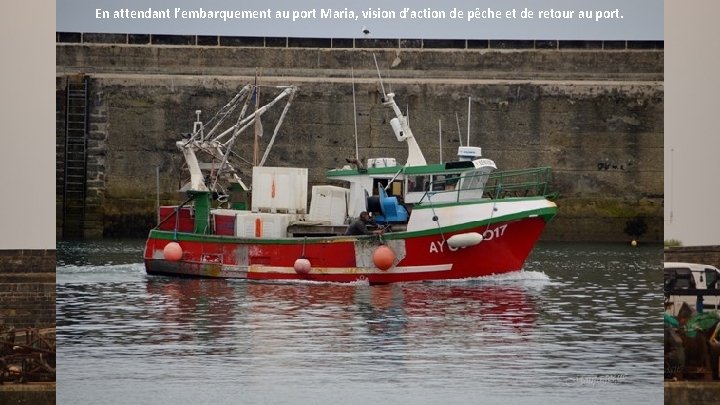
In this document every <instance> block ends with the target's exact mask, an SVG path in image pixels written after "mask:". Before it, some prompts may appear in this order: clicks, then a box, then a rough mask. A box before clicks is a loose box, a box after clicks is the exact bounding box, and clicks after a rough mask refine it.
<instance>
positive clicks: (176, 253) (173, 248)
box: [163, 242, 183, 262]
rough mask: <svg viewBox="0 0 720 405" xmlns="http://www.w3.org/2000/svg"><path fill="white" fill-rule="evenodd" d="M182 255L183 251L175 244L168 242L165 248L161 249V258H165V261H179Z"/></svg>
mask: <svg viewBox="0 0 720 405" xmlns="http://www.w3.org/2000/svg"><path fill="white" fill-rule="evenodd" d="M182 255H183V250H182V248H181V247H180V244H179V243H177V242H170V243H168V244H167V245H165V248H164V249H163V256H165V260H169V261H171V262H176V261H178V260H180V259H181V258H182Z"/></svg>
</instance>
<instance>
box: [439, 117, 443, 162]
mask: <svg viewBox="0 0 720 405" xmlns="http://www.w3.org/2000/svg"><path fill="white" fill-rule="evenodd" d="M438 138H439V141H438V142H439V143H440V164H442V162H443V161H442V120H438Z"/></svg>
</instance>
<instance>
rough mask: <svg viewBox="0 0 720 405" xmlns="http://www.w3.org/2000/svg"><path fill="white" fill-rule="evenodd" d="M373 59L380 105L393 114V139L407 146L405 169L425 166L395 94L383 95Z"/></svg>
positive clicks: (383, 89)
mask: <svg viewBox="0 0 720 405" xmlns="http://www.w3.org/2000/svg"><path fill="white" fill-rule="evenodd" d="M373 59H375V68H376V69H377V72H378V78H380V88H381V89H382V92H383V98H382V100H381V103H382V105H384V106H386V107H390V108H391V109H392V110H393V112H394V113H395V118H393V119H391V120H390V126H391V127H392V129H393V131H394V132H395V137H396V138H397V140H398V142H406V143H407V146H408V157H407V162H405V167H409V166H426V165H427V161H426V160H425V156H423V153H422V150H420V145H418V143H417V141H416V140H415V136H413V133H412V130H411V129H410V125H408V120H407V117H405V116H404V115H403V113H402V111H400V107H398V105H397V103H395V93H387V94H386V93H385V86H383V83H382V77H381V76H380V68H379V67H378V64H377V58H376V57H375V54H373Z"/></svg>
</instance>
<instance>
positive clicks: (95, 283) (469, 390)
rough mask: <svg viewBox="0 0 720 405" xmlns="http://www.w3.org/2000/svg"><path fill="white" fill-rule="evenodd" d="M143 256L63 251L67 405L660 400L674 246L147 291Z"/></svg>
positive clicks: (119, 250)
mask: <svg viewBox="0 0 720 405" xmlns="http://www.w3.org/2000/svg"><path fill="white" fill-rule="evenodd" d="M143 243H144V242H143V241H103V242H93V243H69V242H63V243H60V244H59V245H58V269H57V343H58V360H57V361H58V368H59V372H58V376H57V381H58V391H57V400H58V403H60V404H159V405H162V404H206V403H217V404H342V405H347V404H386V403H388V404H486V403H522V404H536V403H537V404H557V403H577V402H579V401H582V403H583V405H587V404H610V403H612V404H618V403H635V404H638V403H660V402H662V400H663V392H662V367H663V364H662V351H661V350H662V349H661V348H662V335H661V323H660V321H659V319H661V318H660V315H661V314H662V299H661V294H660V291H661V283H662V272H661V271H660V263H661V261H662V250H661V247H660V246H651V247H639V248H635V249H633V248H630V247H627V246H619V245H590V244H541V245H539V246H538V247H537V248H536V250H535V252H534V253H533V254H532V256H531V257H530V259H529V260H528V262H527V263H526V267H525V271H524V272H521V273H516V274H513V275H506V276H499V277H497V276H496V277H488V278H482V279H473V280H464V281H454V282H433V283H407V284H395V285H388V286H369V285H362V284H358V285H337V284H314V283H285V284H268V283H257V282H248V281H242V280H191V279H175V278H169V277H159V276H147V275H146V274H145V270H144V267H143V264H142V263H141V260H140V258H141V255H142V248H143Z"/></svg>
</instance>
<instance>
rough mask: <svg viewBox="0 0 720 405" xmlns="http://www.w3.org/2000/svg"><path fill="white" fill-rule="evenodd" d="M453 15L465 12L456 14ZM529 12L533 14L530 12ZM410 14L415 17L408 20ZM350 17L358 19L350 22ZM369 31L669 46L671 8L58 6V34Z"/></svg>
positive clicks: (453, 3) (583, 2)
mask: <svg viewBox="0 0 720 405" xmlns="http://www.w3.org/2000/svg"><path fill="white" fill-rule="evenodd" d="M200 8H202V9H203V11H205V12H208V11H215V10H217V11H240V12H242V11H258V12H260V11H267V10H270V11H271V12H270V13H269V16H267V17H265V16H263V15H261V14H258V15H257V17H246V18H232V19H230V18H228V19H227V20H224V18H222V17H218V18H193V19H190V18H183V14H182V12H183V11H199V9H200ZM124 9H128V10H129V11H147V10H152V11H160V12H163V11H169V12H170V13H169V15H167V16H162V15H158V16H157V17H158V18H154V19H145V18H137V17H136V18H128V17H127V16H126V15H125V14H124V11H123V10H124ZM176 9H177V10H178V13H177V14H176ZM328 9H331V10H333V11H338V12H339V14H337V15H334V14H331V15H329V16H327V15H326V16H323V14H322V12H321V10H328ZM406 9H407V10H406ZM453 9H455V10H456V11H457V12H458V13H457V14H454V15H451V11H452V10H453ZM513 9H514V10H515V14H514V17H513V14H512V10H513ZM525 9H527V11H528V13H527V14H525V13H523V11H525ZM98 10H100V11H98ZM283 10H286V11H288V12H289V16H288V18H285V17H284V16H282V15H280V18H278V14H277V12H278V11H283ZM313 10H314V11H313ZM103 11H107V12H108V14H109V15H110V18H97V16H101V17H102V16H104V15H105V14H104V13H103ZM115 11H119V12H120V13H119V14H118V18H114V17H115ZM346 11H347V13H346ZM368 11H372V12H373V13H374V14H375V15H368V16H364V15H363V12H368ZM403 11H407V14H402V12H403ZM551 11H552V12H551ZM559 11H573V14H572V18H563V17H564V16H567V15H568V14H565V15H563V14H561V13H558V12H559ZM580 11H583V12H589V16H590V18H582V19H581V18H578V17H579V12H580ZM350 12H353V13H354V14H355V15H356V16H357V18H354V17H352V16H350V15H349V14H350ZM391 12H394V13H395V14H394V18H388V16H389V13H391ZM412 12H415V14H414V17H415V18H412V17H413V14H412ZM440 12H445V16H444V18H440V14H439V13H440ZM489 12H492V13H489ZM498 12H500V14H498ZM508 12H510V14H508ZM529 12H532V16H531V15H530V14H529ZM541 12H544V13H543V14H541ZM460 13H462V14H460ZM403 16H404V18H403ZM294 17H296V18H294ZM471 17H472V18H471ZM293 20H294V21H293ZM363 27H367V28H368V30H369V31H370V34H369V35H370V36H373V37H376V38H423V39H468V38H470V39H568V40H572V39H577V40H590V39H603V40H662V39H663V3H662V1H661V0H633V1H627V0H542V1H540V0H505V1H498V0H494V1H490V0H447V1H437V0H403V1H388V0H384V1H383V0H369V1H347V0H341V1H338V0H311V1H302V2H289V1H286V0H266V1H262V2H258V1H232V0H211V1H198V0H194V1H193V0H174V1H158V0H151V1H148V0H123V1H118V0H95V1H86V0H58V2H57V30H58V31H70V32H108V33H111V32H119V33H126V32H128V33H154V34H201V35H233V36H279V37H286V36H288V37H332V38H357V37H363V36H364V35H365V34H363V33H362V31H363V30H362V28H363Z"/></svg>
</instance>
